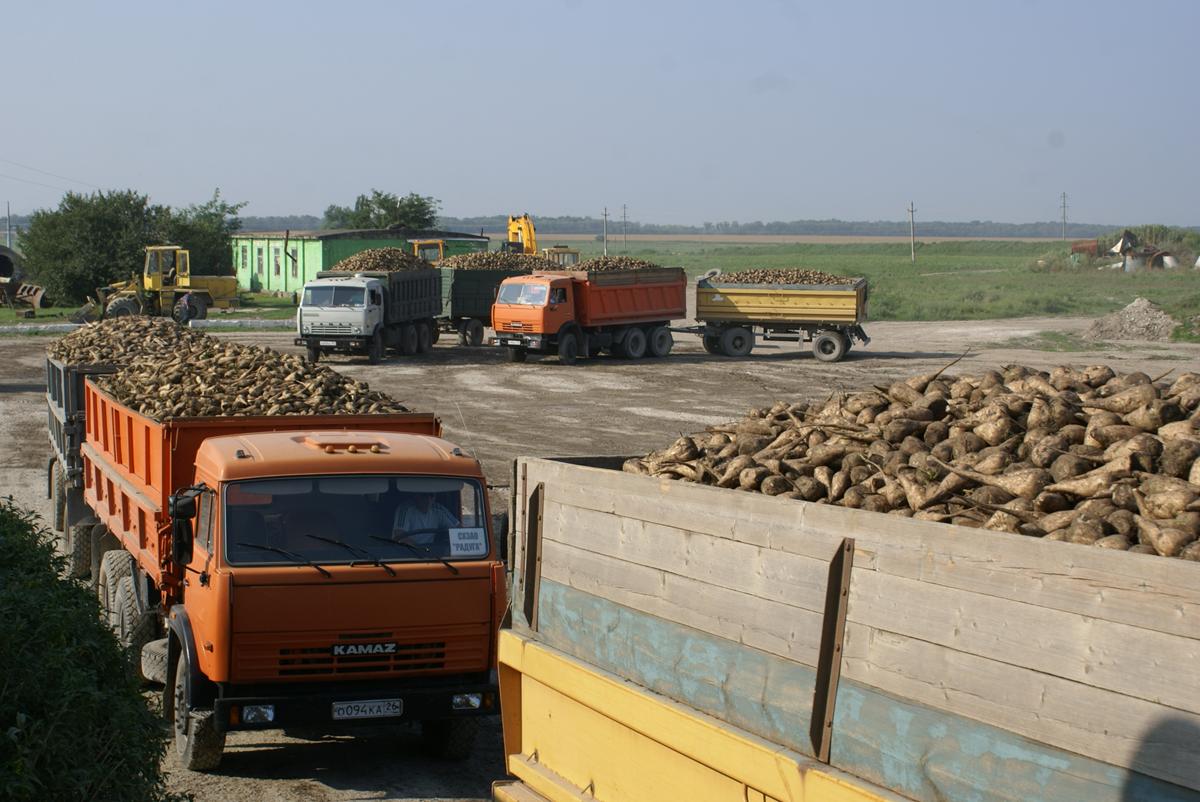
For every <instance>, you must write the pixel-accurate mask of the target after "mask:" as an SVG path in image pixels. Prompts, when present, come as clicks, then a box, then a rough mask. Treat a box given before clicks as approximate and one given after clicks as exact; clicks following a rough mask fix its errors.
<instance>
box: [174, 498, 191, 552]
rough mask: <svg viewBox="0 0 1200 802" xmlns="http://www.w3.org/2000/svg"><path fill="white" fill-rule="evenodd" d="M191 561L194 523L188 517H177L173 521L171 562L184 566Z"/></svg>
mask: <svg viewBox="0 0 1200 802" xmlns="http://www.w3.org/2000/svg"><path fill="white" fill-rule="evenodd" d="M194 506H195V503H194V502H193V512H194V511H195V510H194ZM191 561H192V525H191V523H190V522H189V520H188V519H187V518H176V519H174V520H173V521H171V562H173V563H175V564H176V565H179V566H183V565H187V564H188V563H190V562H191Z"/></svg>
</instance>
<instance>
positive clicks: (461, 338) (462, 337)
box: [458, 320, 470, 345]
mask: <svg viewBox="0 0 1200 802" xmlns="http://www.w3.org/2000/svg"><path fill="white" fill-rule="evenodd" d="M469 322H470V321H469V320H463V321H461V322H459V324H458V344H459V345H466V344H467V324H468V323H469Z"/></svg>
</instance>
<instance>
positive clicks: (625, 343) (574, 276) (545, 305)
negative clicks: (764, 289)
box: [490, 267, 687, 365]
mask: <svg viewBox="0 0 1200 802" xmlns="http://www.w3.org/2000/svg"><path fill="white" fill-rule="evenodd" d="M686 288H687V276H686V275H685V274H684V272H683V268H681V267H662V268H653V269H647V270H611V271H587V270H561V271H560V270H549V271H545V272H541V273H534V274H532V275H529V276H517V277H514V278H509V279H505V280H504V283H502V284H501V285H500V290H499V291H498V293H497V295H496V303H495V304H494V305H493V306H492V328H493V329H494V330H495V332H496V333H495V336H494V337H492V338H491V340H490V342H491V344H492V345H498V346H503V347H505V348H507V349H508V358H509V360H510V361H512V362H524V361H525V358H526V356H527V355H528V354H529V353H540V354H557V355H558V358H559V359H560V360H561V361H562V362H563V363H564V364H567V365H572V364H574V363H575V360H576V359H579V358H580V357H588V356H595V355H597V354H599V353H601V352H602V351H606V352H608V353H611V354H613V355H615V356H620V357H624V358H626V359H639V358H641V357H643V356H656V357H663V356H666V355H667V354H669V353H671V348H672V346H673V345H674V342H675V341H674V339H673V338H672V336H671V330H670V329H669V328H668V326H669V325H670V323H671V321H672V320H678V319H680V318H683V317H684V316H685V315H686V314H687V299H686Z"/></svg>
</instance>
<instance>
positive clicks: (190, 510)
mask: <svg viewBox="0 0 1200 802" xmlns="http://www.w3.org/2000/svg"><path fill="white" fill-rule="evenodd" d="M167 512H168V513H170V515H171V517H172V518H174V519H176V520H178V519H181V518H182V519H191V518H195V517H196V496H195V494H188V495H181V496H172V497H171V500H170V501H168V502H167Z"/></svg>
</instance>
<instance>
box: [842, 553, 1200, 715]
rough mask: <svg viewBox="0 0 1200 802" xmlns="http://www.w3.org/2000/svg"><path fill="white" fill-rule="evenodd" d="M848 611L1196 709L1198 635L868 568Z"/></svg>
mask: <svg viewBox="0 0 1200 802" xmlns="http://www.w3.org/2000/svg"><path fill="white" fill-rule="evenodd" d="M848 618H849V620H850V621H853V622H855V623H858V624H863V625H865V626H869V627H872V628H874V629H878V630H884V631H889V632H894V633H898V634H900V635H905V636H908V637H912V638H917V639H920V640H923V641H928V642H930V643H937V644H940V645H942V646H946V647H949V648H952V649H957V650H958V651H961V652H966V653H968V654H974V655H978V656H980V657H985V658H989V659H992V660H998V661H1000V662H1004V663H1009V664H1012V665H1015V666H1021V667H1024V668H1029V669H1033V670H1035V671H1041V672H1044V673H1046V674H1052V675H1054V676H1057V677H1062V678H1063V679H1068V680H1073V681H1075V682H1079V683H1083V684H1085V685H1094V686H1097V687H1100V688H1105V689H1107V690H1110V691H1114V692H1116V693H1121V694H1124V695H1126V696H1133V697H1136V698H1139V699H1144V700H1146V701H1149V702H1154V703H1157V704H1163V705H1168V706H1170V707H1175V708H1178V709H1180V710H1184V711H1187V712H1190V713H1200V668H1196V667H1198V666H1200V640H1192V639H1190V638H1182V637H1179V636H1177V635H1168V634H1166V633H1162V632H1156V631H1154V630H1148V629H1141V628H1138V627H1132V626H1128V625H1126V624H1117V623H1113V622H1111V621H1104V620H1102V619H1097V618H1090V617H1087V616H1082V615H1079V614H1078V613H1068V612H1063V611H1061V610H1052V609H1050V608H1047V607H1038V606H1036V605H1032V604H1024V603H1021V602H1015V601H1010V600H1008V599H1001V598H996V597H994V596H984V595H981V594H977V593H968V592H966V591H962V590H957V589H953V588H947V587H944V586H941V585H936V584H933V583H930V582H922V581H920V580H914V579H907V578H904V577H895V576H891V575H888V574H884V573H881V572H876V571H855V572H854V576H853V578H852V580H851V591H850V610H849V613H848ZM1189 667H1191V668H1189ZM1188 674H1190V675H1191V676H1187V675H1188Z"/></svg>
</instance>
